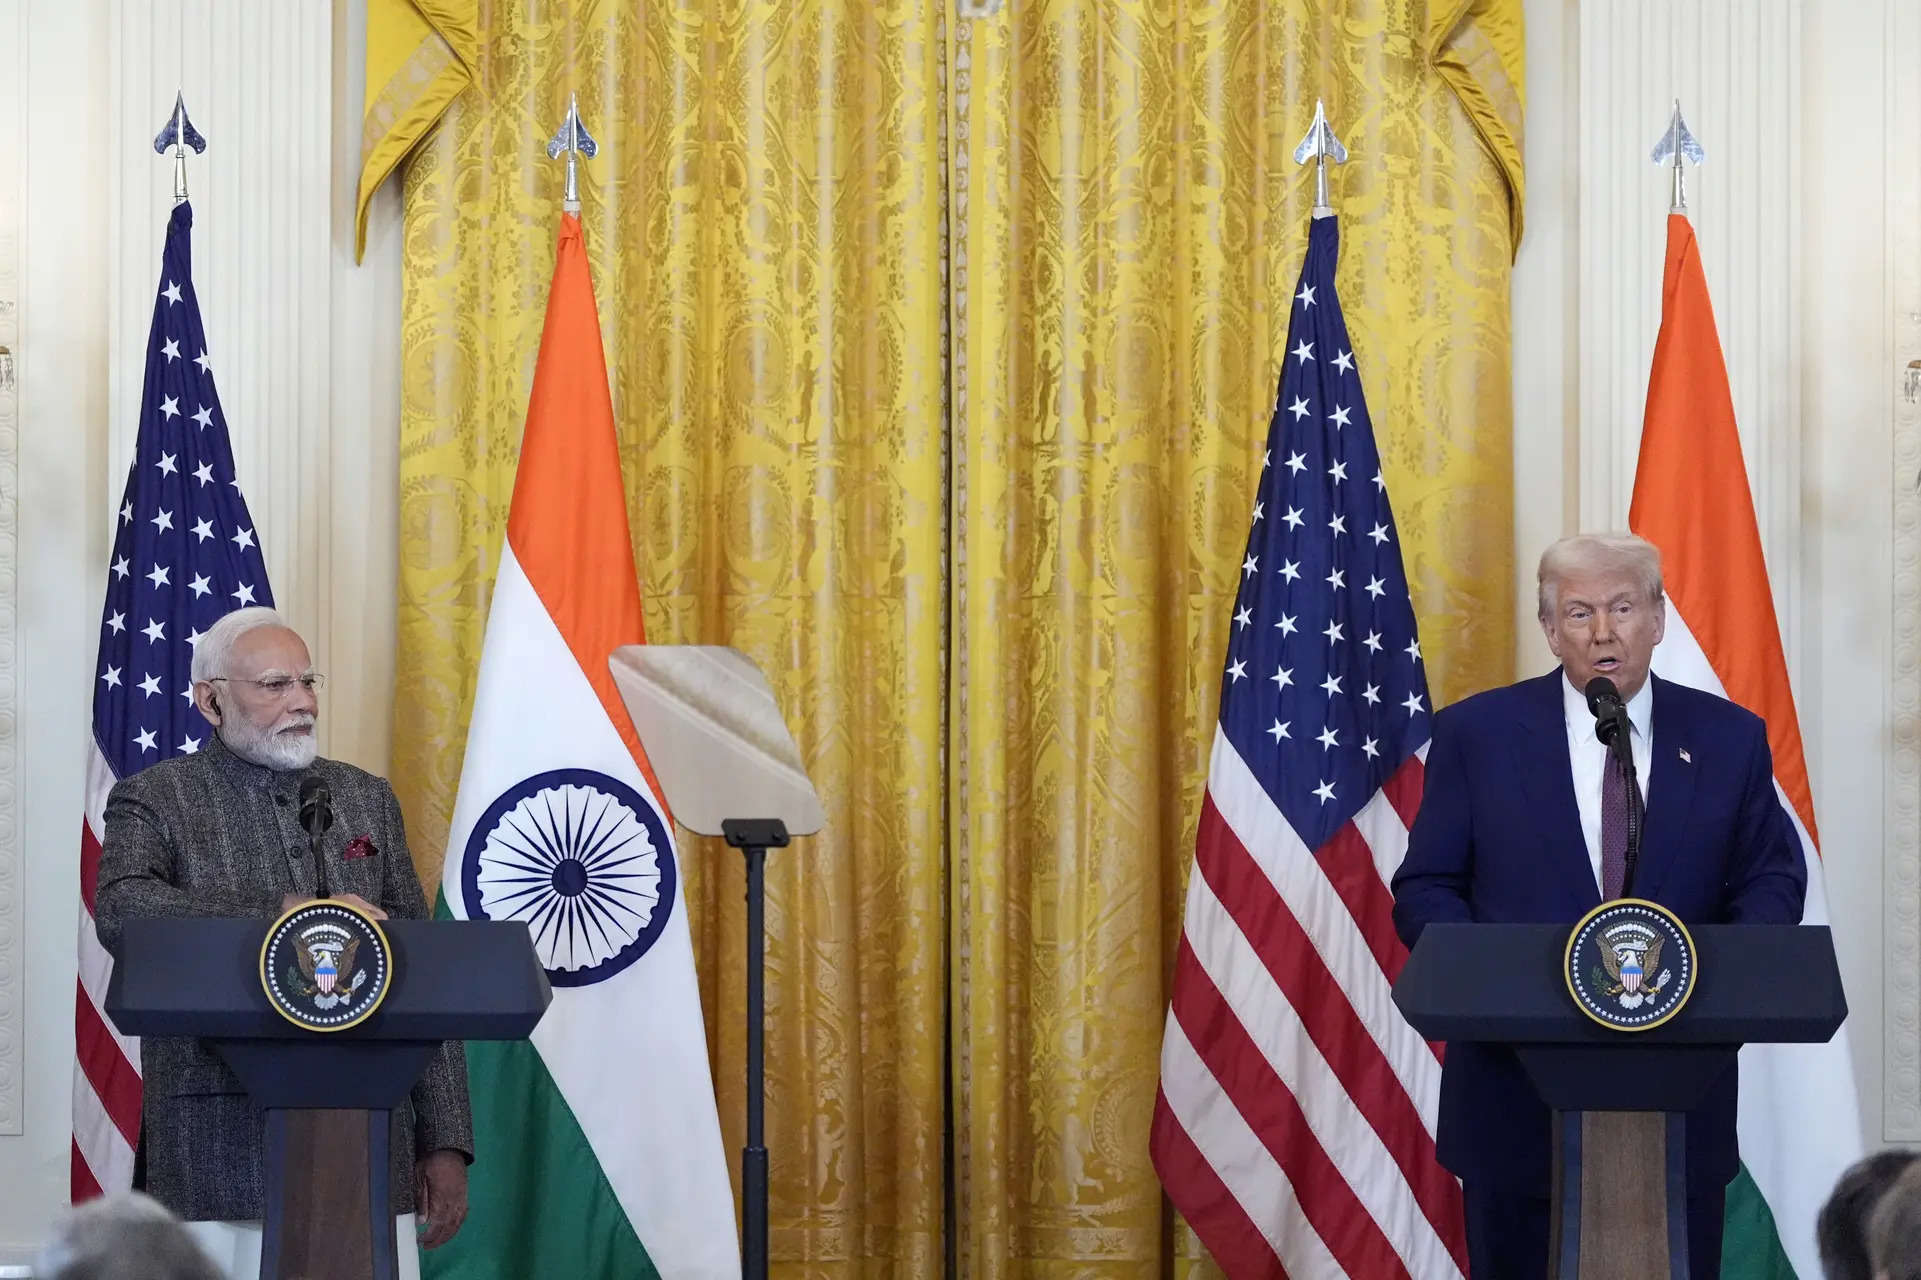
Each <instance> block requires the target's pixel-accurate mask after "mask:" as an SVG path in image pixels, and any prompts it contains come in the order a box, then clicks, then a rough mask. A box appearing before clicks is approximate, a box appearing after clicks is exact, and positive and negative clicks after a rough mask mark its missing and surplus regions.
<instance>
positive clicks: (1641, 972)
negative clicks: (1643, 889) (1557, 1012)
mask: <svg viewBox="0 0 1921 1280" xmlns="http://www.w3.org/2000/svg"><path fill="white" fill-rule="evenodd" d="M1562 976H1563V977H1564V978H1565V979H1566V980H1567V989H1568V994H1569V995H1571V996H1573V997H1574V1003H1575V1004H1576V1005H1578V1006H1580V1009H1581V1012H1583V1013H1585V1014H1586V1015H1587V1016H1588V1017H1590V1018H1592V1019H1594V1020H1595V1021H1596V1022H1598V1023H1600V1024H1601V1025H1603V1026H1606V1027H1612V1028H1614V1029H1615V1030H1617V1031H1646V1030H1648V1029H1650V1028H1652V1027H1658V1026H1660V1025H1661V1024H1662V1023H1664V1022H1666V1021H1667V1020H1668V1019H1669V1018H1672V1017H1673V1016H1674V1015H1675V1014H1677V1013H1679V1012H1680V1011H1681V1006H1682V1005H1684V1004H1686V1003H1687V999H1688V996H1690V995H1691V994H1693V991H1694V984H1695V982H1696V980H1697V978H1698V976H1699V973H1698V969H1697V967H1696V964H1695V957H1694V940H1693V939H1692V938H1691V937H1689V936H1688V931H1687V926H1685V925H1683V924H1682V923H1681V921H1680V918H1679V917H1677V916H1676V915H1675V914H1674V913H1673V912H1672V911H1669V910H1668V909H1667V908H1666V907H1663V906H1661V905H1660V904H1659V903H1655V902H1647V901H1644V900H1642V899H1640V898H1617V899H1615V900H1614V901H1612V902H1603V903H1602V904H1601V905H1600V906H1598V907H1596V908H1595V909H1594V910H1592V911H1590V912H1588V914H1587V915H1586V916H1585V917H1584V918H1583V919H1582V920H1581V921H1580V923H1578V924H1576V925H1575V926H1574V931H1573V932H1572V933H1571V934H1570V935H1569V936H1568V940H1567V954H1566V956H1565V957H1564V960H1563V965H1562Z"/></svg>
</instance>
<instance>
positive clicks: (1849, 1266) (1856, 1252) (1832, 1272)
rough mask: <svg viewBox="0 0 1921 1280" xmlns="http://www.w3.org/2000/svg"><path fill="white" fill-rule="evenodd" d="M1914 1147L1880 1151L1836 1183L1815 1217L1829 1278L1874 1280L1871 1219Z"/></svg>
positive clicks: (1823, 1266) (1856, 1164) (1824, 1270)
mask: <svg viewBox="0 0 1921 1280" xmlns="http://www.w3.org/2000/svg"><path fill="white" fill-rule="evenodd" d="M1914 1158H1915V1153H1914V1152H1912V1151H1877V1152H1875V1153H1874V1154H1873V1155H1871V1156H1868V1157H1867V1158H1865V1159H1862V1160H1857V1161H1855V1162H1854V1163H1853V1164H1852V1165H1850V1166H1849V1167H1848V1170H1847V1172H1846V1173H1843V1174H1842V1175H1841V1178H1840V1180H1839V1181H1838V1182H1836V1183H1835V1184H1834V1190H1833V1191H1832V1192H1831V1193H1830V1194H1829V1195H1828V1202H1827V1203H1826V1204H1824V1205H1822V1206H1821V1214H1820V1216H1819V1217H1818V1218H1816V1219H1815V1223H1814V1235H1815V1241H1816V1243H1817V1244H1818V1245H1819V1246H1820V1249H1821V1270H1822V1273H1823V1274H1824V1275H1825V1276H1826V1277H1827V1280H1872V1277H1873V1275H1874V1269H1873V1267H1872V1266H1870V1265H1869V1262H1868V1219H1869V1218H1870V1217H1872V1216H1873V1214H1874V1207H1875V1206H1876V1205H1877V1204H1879V1203H1881V1196H1882V1194H1883V1193H1884V1192H1886V1191H1887V1189H1888V1188H1889V1187H1891V1186H1893V1185H1894V1180H1895V1179H1896V1178H1898V1177H1900V1176H1901V1171H1902V1170H1904V1169H1906V1168H1907V1167H1908V1166H1909V1165H1910V1164H1912V1163H1913V1162H1914Z"/></svg>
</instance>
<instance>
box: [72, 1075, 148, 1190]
mask: <svg viewBox="0 0 1921 1280" xmlns="http://www.w3.org/2000/svg"><path fill="white" fill-rule="evenodd" d="M73 1101H74V1108H73V1141H74V1145H75V1146H77V1147H79V1148H80V1158H81V1159H83V1160H85V1161H86V1162H87V1168H88V1169H90V1170H92V1172H93V1177H94V1181H95V1182H98V1183H99V1184H100V1186H101V1188H102V1189H103V1190H105V1191H108V1192H112V1191H113V1190H115V1189H116V1188H122V1189H124V1188H126V1187H130V1186H132V1185H133V1146H132V1145H131V1144H130V1143H128V1141H127V1140H126V1138H125V1137H124V1136H122V1134H121V1132H120V1130H119V1129H118V1128H117V1127H116V1126H115V1125H114V1123H113V1121H112V1120H111V1119H110V1118H108V1116H107V1108H106V1107H105V1106H104V1105H102V1104H101V1101H100V1095H99V1094H97V1093H95V1092H94V1090H93V1083H92V1081H90V1080H88V1079H87V1073H86V1072H85V1071H83V1070H81V1068H80V1064H79V1063H78V1062H76V1063H74V1065H73ZM83 1103H84V1104H85V1105H82V1104H83Z"/></svg>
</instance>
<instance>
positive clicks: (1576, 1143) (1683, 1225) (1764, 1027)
mask: <svg viewBox="0 0 1921 1280" xmlns="http://www.w3.org/2000/svg"><path fill="white" fill-rule="evenodd" d="M1572 927H1573V926H1572V925H1569V924H1545V925H1536V924H1431V925H1429V926H1427V928H1426V929H1425V930H1423V931H1422V933H1421V937H1420V940H1419V942H1418V943H1417V944H1416V946H1415V948H1414V951H1413V954H1412V955H1410V956H1409V958H1408V962H1407V965H1406V967H1405V968H1404V969H1402V971H1401V976H1400V978H1399V979H1398V980H1397V981H1396V982H1395V984H1394V1003H1395V1005H1396V1006H1398V1007H1399V1008H1400V1010H1401V1013H1402V1015H1403V1016H1404V1017H1405V1018H1406V1019H1407V1021H1408V1023H1409V1024H1410V1025H1412V1026H1413V1028H1414V1029H1415V1030H1416V1031H1418V1032H1420V1033H1421V1035H1423V1036H1425V1037H1426V1038H1427V1039H1429V1040H1445V1041H1453V1042H1465V1041H1479V1042H1483V1043H1488V1044H1500V1045H1506V1046H1508V1047H1510V1048H1512V1049H1513V1050H1514V1051H1515V1053H1516V1055H1517V1056H1518V1057H1519V1058H1520V1061H1521V1066H1522V1069H1523V1070H1524V1071H1525V1072H1526V1073H1527V1076H1528V1079H1529V1081H1530V1082H1531V1083H1532V1084H1533V1085H1534V1088H1535V1090H1536V1092H1538V1093H1539V1094H1540V1096H1541V1099H1542V1101H1544V1102H1545V1103H1547V1105H1548V1107H1549V1108H1550V1109H1551V1110H1552V1111H1553V1112H1554V1131H1553V1140H1554V1182H1553V1186H1552V1188H1551V1196H1552V1213H1553V1227H1552V1229H1551V1231H1550V1236H1549V1267H1548V1273H1547V1274H1549V1275H1550V1276H1552V1277H1554V1278H1555V1280H1613V1278H1614V1277H1622V1278H1626V1277H1633V1278H1634V1280H1686V1277H1687V1276H1688V1242H1687V1217H1686V1206H1687V1166H1686V1134H1685V1128H1684V1123H1685V1117H1684V1115H1683V1114H1682V1113H1684V1112H1686V1111H1688V1110H1689V1109H1691V1108H1693V1107H1695V1106H1696V1105H1698V1104H1699V1103H1700V1102H1701V1101H1702V1100H1703V1099H1704V1098H1705V1097H1706V1095H1707V1092H1708V1090H1709V1089H1710V1087H1712V1086H1713V1084H1714V1083H1715V1081H1716V1080H1717V1079H1718V1078H1719V1077H1720V1075H1721V1074H1722V1073H1723V1072H1725V1071H1726V1070H1728V1069H1729V1068H1730V1067H1732V1066H1734V1063H1735V1053H1736V1050H1738V1049H1739V1048H1740V1046H1741V1045H1743V1044H1756V1043H1820V1042H1823V1041H1825V1040H1827V1039H1828V1038H1829V1037H1830V1036H1832V1035H1833V1034H1834V1032H1835V1030H1836V1028H1838V1027H1839V1026H1840V1025H1841V1022H1842V1019H1844V1018H1845V1017H1846V1016H1847V1011H1848V1009H1847V1000H1846V998H1845V997H1844V996H1843V994H1842V991H1841V975H1840V971H1839V970H1838V969H1837V967H1836V965H1835V959H1834V944H1833V940H1832V938H1831V936H1830V934H1829V932H1828V930H1827V928H1825V927H1815V926H1804V925H1700V926H1691V927H1690V929H1689V932H1690V934H1691V935H1692V936H1693V939H1694V943H1695V949H1696V953H1697V955H1698V957H1699V977H1698V979H1697V981H1696V984H1695V988H1694V992H1693V994H1692V995H1691V996H1690V997H1689V999H1688V1002H1687V1003H1686V1004H1685V1005H1684V1006H1682V1007H1681V1009H1680V1010H1679V1012H1678V1013H1676V1014H1675V1016H1674V1017H1673V1019H1672V1020H1671V1021H1669V1022H1666V1023H1664V1024H1663V1025H1661V1026H1658V1027H1652V1028H1649V1029H1647V1030H1644V1031H1617V1030H1614V1029H1612V1028H1609V1027H1605V1026H1602V1025H1600V1024H1599V1023H1598V1022H1595V1021H1594V1020H1592V1019H1591V1018H1589V1017H1588V1016H1587V1015H1586V1014H1585V1013H1583V1012H1582V1011H1581V1010H1580V1008H1579V1007H1578V1006H1577V1005H1576V1004H1575V1002H1574V998H1573V997H1572V996H1571V995H1570V994H1569V993H1568V989H1567V986H1566V982H1565V979H1564V978H1563V976H1562V973H1563V962H1564V956H1565V952H1566V949H1567V944H1568V934H1569V931H1570V930H1571V928H1572ZM1488 1123H1490V1124H1498V1123H1500V1117H1498V1116H1490V1117H1488ZM1694 1280H1713V1278H1712V1277H1695V1278H1694Z"/></svg>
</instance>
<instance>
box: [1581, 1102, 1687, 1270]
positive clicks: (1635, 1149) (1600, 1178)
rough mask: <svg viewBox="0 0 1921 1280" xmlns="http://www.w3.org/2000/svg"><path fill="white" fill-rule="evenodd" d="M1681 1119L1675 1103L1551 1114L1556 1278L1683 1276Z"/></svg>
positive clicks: (1684, 1154) (1684, 1172)
mask: <svg viewBox="0 0 1921 1280" xmlns="http://www.w3.org/2000/svg"><path fill="white" fill-rule="evenodd" d="M1685 1124H1686V1117H1684V1116H1683V1115H1681V1114H1680V1113H1679V1112H1663V1111H1558V1112H1556V1113H1555V1116H1554V1187H1553V1193H1552V1194H1553V1219H1552V1224H1551V1226H1550V1227H1549V1231H1548V1257H1549V1259H1550V1260H1551V1264H1552V1265H1551V1268H1550V1274H1552V1275H1553V1276H1554V1278H1555V1280H1688V1219H1687V1186H1688V1182H1687V1144H1686V1140H1685V1139H1686V1131H1685V1129H1684V1126H1685ZM1709 1280H1712V1277H1710V1278H1709Z"/></svg>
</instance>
